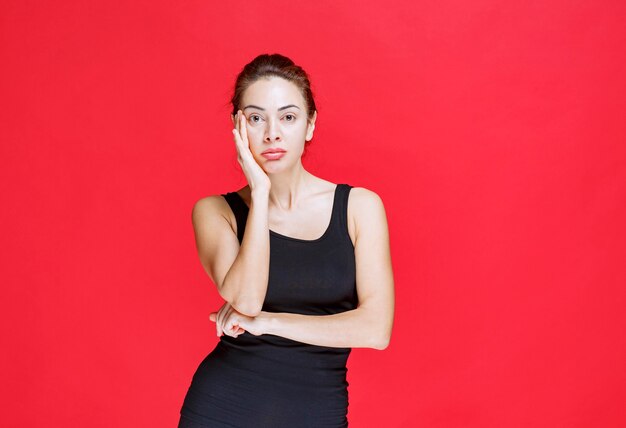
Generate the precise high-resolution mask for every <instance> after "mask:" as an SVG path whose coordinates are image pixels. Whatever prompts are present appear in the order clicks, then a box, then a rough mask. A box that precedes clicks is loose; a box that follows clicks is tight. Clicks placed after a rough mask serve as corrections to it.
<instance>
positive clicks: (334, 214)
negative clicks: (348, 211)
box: [232, 184, 340, 244]
mask: <svg viewBox="0 0 626 428" xmlns="http://www.w3.org/2000/svg"><path fill="white" fill-rule="evenodd" d="M339 186H340V184H337V185H335V190H334V195H333V206H332V211H331V212H330V221H329V222H328V226H327V227H326V230H324V233H323V234H322V236H320V237H319V238H316V239H300V238H294V237H293V236H287V235H283V234H282V233H278V232H274V231H273V230H272V229H269V231H270V235H272V236H275V237H277V238H281V239H285V240H287V241H293V242H302V243H305V244H307V243H315V242H319V241H322V240H324V239H325V238H326V237H327V236H328V235H330V231H331V229H332V227H333V224H334V223H335V221H336V217H337V212H336V211H337V198H338V196H339ZM232 193H234V194H235V195H236V196H237V198H238V199H239V200H240V201H241V203H242V204H243V206H245V207H246V212H248V210H249V209H250V207H248V205H247V204H246V201H244V199H243V198H242V197H241V195H240V194H239V193H237V192H232Z"/></svg>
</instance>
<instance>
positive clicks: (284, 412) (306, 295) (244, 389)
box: [181, 184, 358, 428]
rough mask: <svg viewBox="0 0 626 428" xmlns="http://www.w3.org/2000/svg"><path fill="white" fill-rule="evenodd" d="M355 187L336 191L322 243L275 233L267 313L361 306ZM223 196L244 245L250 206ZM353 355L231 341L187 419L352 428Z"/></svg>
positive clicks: (196, 389)
mask: <svg viewBox="0 0 626 428" xmlns="http://www.w3.org/2000/svg"><path fill="white" fill-rule="evenodd" d="M351 188H352V186H350V185H348V184H338V185H337V187H336V188H335V194H334V202H333V209H332V214H331V219H330V224H329V225H328V227H327V229H326V231H325V232H324V234H323V235H322V236H321V237H319V238H317V239H314V240H304V239H298V238H293V237H289V236H285V235H281V234H279V233H276V232H274V231H272V230H270V231H269V233H270V266H269V282H268V288H267V293H266V296H265V301H264V303H263V308H262V310H263V311H267V312H291V313H298V314H305V315H328V314H336V313H340V312H344V311H347V310H351V309H355V308H356V307H357V304H358V298H357V293H356V266H355V259H354V246H353V244H352V241H351V239H350V235H349V234H348V224H347V207H348V196H349V193H350V189H351ZM222 196H223V197H224V198H225V199H226V201H227V202H228V204H229V205H230V207H231V209H232V210H233V213H234V214H235V217H236V219H237V235H238V239H239V242H240V243H241V242H242V240H243V236H244V232H245V225H246V220H247V215H248V207H247V205H246V204H245V202H244V201H243V199H242V198H241V197H240V196H239V194H237V193H236V192H229V193H226V194H223V195H222ZM338 334H341V333H340V332H338ZM350 351H351V349H350V348H333V347H324V346H314V345H309V344H305V343H302V342H297V341H294V340H290V339H286V338H283V337H279V336H274V335H270V334H264V335H260V336H254V335H252V334H250V333H248V332H245V333H243V334H241V335H240V336H238V337H237V338H232V337H230V336H226V335H224V336H222V337H221V338H220V341H219V342H218V344H217V346H216V347H215V348H214V349H213V351H212V352H211V353H210V354H209V355H208V356H207V357H206V358H205V359H204V360H203V361H202V362H201V363H200V365H199V367H198V369H197V370H196V372H195V374H194V376H193V379H192V382H191V385H190V387H189V389H188V391H187V395H186V396H185V400H184V403H183V406H182V408H181V417H182V418H186V419H188V420H191V421H194V422H196V423H198V424H206V425H207V426H210V427H268V428H269V427H271V428H280V427H316V428H317V427H345V426H347V408H348V390H347V387H348V382H347V380H346V373H347V368H346V363H347V360H348V356H349V354H350Z"/></svg>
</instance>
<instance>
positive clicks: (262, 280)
mask: <svg viewBox="0 0 626 428" xmlns="http://www.w3.org/2000/svg"><path fill="white" fill-rule="evenodd" d="M232 119H233V125H235V128H234V129H233V136H234V140H235V144H236V148H237V159H238V161H239V164H240V165H241V168H242V170H243V173H244V175H245V176H246V180H247V181H248V185H249V186H250V194H251V202H250V208H249V211H248V219H247V221H246V231H245V233H244V237H243V240H242V242H241V246H240V245H239V240H238V239H237V235H236V234H235V233H234V231H233V229H232V228H231V227H230V223H229V221H228V215H229V214H228V213H229V211H228V210H230V208H229V207H228V204H227V202H226V201H225V200H224V198H223V197H222V196H220V195H216V196H209V197H207V198H203V199H201V200H200V201H198V202H196V204H195V205H194V208H193V212H192V222H193V226H194V233H195V238H196V247H197V249H198V256H199V257H200V261H201V262H202V266H203V267H204V270H205V271H206V273H207V274H208V275H209V277H211V279H212V280H213V282H214V283H215V285H216V286H217V289H218V291H219V293H220V296H222V298H223V299H224V300H226V302H228V303H229V304H230V305H232V307H233V308H235V309H236V310H237V311H238V312H240V313H242V314H244V315H248V316H257V315H258V314H259V313H260V312H261V308H262V307H263V301H264V300H265V293H266V292H267V282H268V279H269V257H270V242H269V240H270V238H269V221H268V211H269V204H268V202H269V190H270V187H271V183H270V180H269V177H268V176H267V174H265V172H264V171H263V169H261V167H260V166H259V165H258V164H257V163H256V161H255V160H254V158H253V156H252V153H251V152H250V147H249V143H248V136H247V128H246V117H245V116H244V115H243V113H242V112H241V110H239V111H238V112H237V116H233V117H232Z"/></svg>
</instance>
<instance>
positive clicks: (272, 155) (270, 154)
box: [261, 150, 286, 160]
mask: <svg viewBox="0 0 626 428" xmlns="http://www.w3.org/2000/svg"><path fill="white" fill-rule="evenodd" d="M285 153H286V152H285V151H284V150H266V151H265V152H263V153H261V156H263V157H264V158H265V159H267V160H278V159H280V158H282V157H283V156H285Z"/></svg>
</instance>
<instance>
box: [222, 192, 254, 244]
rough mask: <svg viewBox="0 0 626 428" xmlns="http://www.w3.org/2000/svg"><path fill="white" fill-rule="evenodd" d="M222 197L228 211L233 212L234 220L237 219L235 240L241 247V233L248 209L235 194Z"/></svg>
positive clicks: (244, 226)
mask: <svg viewBox="0 0 626 428" xmlns="http://www.w3.org/2000/svg"><path fill="white" fill-rule="evenodd" d="M222 196H223V197H224V199H226V202H228V205H230V209H231V210H233V214H235V219H237V239H238V240H239V245H241V242H242V241H243V233H244V232H245V229H246V221H247V220H248V210H249V208H248V206H247V205H246V203H245V202H244V201H243V199H241V197H240V196H239V194H237V192H228V193H223V194H222Z"/></svg>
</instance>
